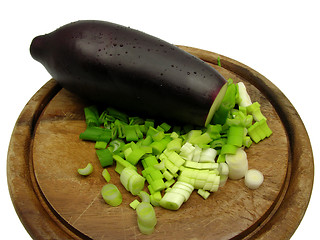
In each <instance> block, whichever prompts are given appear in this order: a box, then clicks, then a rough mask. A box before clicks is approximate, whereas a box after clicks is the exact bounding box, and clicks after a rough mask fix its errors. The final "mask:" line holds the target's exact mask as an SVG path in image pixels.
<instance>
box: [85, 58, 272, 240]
mask: <svg viewBox="0 0 320 240" xmlns="http://www.w3.org/2000/svg"><path fill="white" fill-rule="evenodd" d="M219 60H220V59H219ZM236 105H237V106H236ZM85 115H86V123H87V128H86V130H85V131H84V132H82V133H81V134H80V136H79V137H80V139H82V140H88V141H95V142H96V144H95V148H96V151H97V156H98V158H99V161H100V163H101V165H102V166H103V167H106V166H110V165H112V164H113V162H115V163H116V167H115V171H116V172H117V173H119V174H120V182H121V184H122V185H123V186H124V187H125V189H126V190H127V191H129V192H131V194H133V195H137V196H139V197H140V199H141V202H140V201H138V200H137V199H136V200H134V201H132V202H131V203H130V207H131V208H133V209H136V210H137V215H138V227H139V229H140V231H141V232H142V233H144V234H151V233H152V232H153V231H154V226H155V224H156V219H155V215H154V216H153V217H152V219H153V220H152V221H153V222H152V221H151V223H150V220H146V221H145V219H147V218H144V217H141V216H143V215H144V214H146V215H148V214H149V213H150V216H152V212H154V210H153V207H152V206H161V207H164V208H167V209H170V210H177V209H179V208H180V207H181V205H182V204H183V203H184V202H185V201H187V200H188V199H189V197H190V195H191V193H192V192H193V190H194V189H197V190H198V191H197V192H198V194H199V195H200V196H202V197H203V198H204V199H207V198H208V197H209V195H210V193H211V192H216V191H217V190H218V189H219V187H222V186H224V184H225V183H226V181H227V179H228V178H230V179H240V178H243V177H244V178H245V184H246V185H247V187H248V188H251V189H255V188H257V187H258V186H260V185H261V183H262V181H263V175H262V174H261V175H262V181H261V176H260V175H259V174H256V172H254V173H255V174H256V175H257V176H258V177H253V175H254V174H252V173H251V171H250V170H249V171H248V161H247V156H246V153H245V152H244V150H243V149H244V148H248V147H250V145H251V144H252V142H255V143H258V142H259V141H261V140H263V139H264V138H266V137H269V136H270V135H271V134H272V131H271V129H270V128H269V127H268V125H267V123H266V118H265V117H264V116H263V114H262V113H261V110H260V104H259V103H257V102H254V103H252V102H251V99H250V96H249V95H248V93H247V91H246V88H245V86H244V84H243V83H237V84H235V83H234V82H233V80H232V79H229V80H228V88H227V92H226V94H225V96H224V98H223V100H222V103H221V104H220V106H219V108H218V109H217V111H216V113H215V115H214V117H213V119H212V122H211V123H210V124H208V125H206V127H203V128H201V129H200V128H198V127H195V126H192V125H189V124H187V125H184V126H173V127H172V126H171V125H169V124H168V123H165V122H162V123H161V122H160V123H159V122H157V121H155V120H153V119H143V118H140V117H128V116H127V115H126V114H124V113H122V112H119V111H117V110H115V109H113V108H107V109H106V110H105V111H104V112H103V113H102V114H101V115H100V116H99V115H98V111H97V108H96V107H94V106H93V107H89V108H86V109H85ZM110 140H111V142H110ZM109 142H110V143H109ZM108 144H109V145H108ZM139 162H141V164H142V166H143V170H142V172H141V174H142V176H141V175H140V174H139V173H138V172H137V167H136V165H137V164H138V163H139ZM83 175H85V174H83ZM102 175H103V177H104V178H105V180H106V181H107V182H109V181H110V174H109V172H108V171H107V169H104V170H103V172H102ZM256 175H254V176H256ZM259 176H260V178H259ZM145 182H147V189H148V190H149V193H150V194H149V193H147V192H145V191H143V189H144V186H145ZM260 182H261V183H260ZM105 188H107V187H104V188H103V191H101V194H102V196H103V198H104V199H105V200H106V199H108V201H109V202H110V205H117V204H120V203H121V201H122V196H121V194H120V196H121V197H119V196H118V195H117V194H115V193H114V192H113V190H112V189H111V190H112V191H111V190H108V189H107V190H105ZM108 188H111V187H110V186H109V187H108ZM119 193H120V192H119ZM162 195H163V196H162ZM119 199H121V200H119ZM114 201H116V202H114ZM106 202H107V200H106ZM119 202H120V203H119ZM146 203H147V204H149V205H148V206H144V205H145V204H146ZM139 206H140V207H139ZM150 206H151V207H152V210H151V208H150ZM139 208H141V209H142V210H139ZM144 208H145V209H147V210H145V209H144ZM138 211H141V213H138ZM148 211H149V213H148ZM143 212H145V213H143Z"/></svg>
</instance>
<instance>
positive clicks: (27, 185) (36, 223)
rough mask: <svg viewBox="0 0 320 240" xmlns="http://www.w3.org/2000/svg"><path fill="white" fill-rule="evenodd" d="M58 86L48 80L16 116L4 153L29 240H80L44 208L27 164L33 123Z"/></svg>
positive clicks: (10, 185) (16, 206) (14, 199)
mask: <svg viewBox="0 0 320 240" xmlns="http://www.w3.org/2000/svg"><path fill="white" fill-rule="evenodd" d="M60 89H61V87H60V86H59V85H58V84H57V83H56V81H55V80H50V81H48V82H47V83H46V84H45V85H44V86H43V87H41V88H40V89H39V90H38V91H37V92H36V93H35V94H34V95H33V97H32V98H31V99H30V100H29V102H28V103H27V104H26V106H25V107H24V109H23V110H22V112H21V114H20V115H19V117H18V119H17V122H16V125H15V127H14V130H13V132H12V136H11V140H10V144H9V148H8V154H7V183H8V189H9V194H10V197H11V200H12V203H13V206H14V209H15V211H16V213H17V215H18V217H19V219H20V221H21V223H22V224H23V226H24V228H25V229H26V231H27V232H28V233H29V235H30V236H31V237H32V239H43V237H44V236H48V237H50V238H52V239H66V240H69V239H70V240H71V239H80V238H77V237H76V236H75V234H74V233H73V232H72V231H70V230H68V229H66V228H65V227H63V226H61V224H59V221H58V220H57V219H56V218H55V216H54V215H53V214H52V213H51V212H50V210H48V209H47V205H46V204H44V201H43V199H42V198H41V196H40V193H39V189H37V185H36V184H35V180H34V179H33V177H32V176H33V169H32V164H31V163H30V162H31V160H30V152H31V151H32V138H33V134H34V129H35V126H36V122H37V120H38V118H39V116H40V115H41V112H42V111H43V109H44V108H45V106H46V105H47V103H48V102H49V101H50V100H51V99H52V98H53V97H54V96H55V95H56V93H57V92H58V91H59V90H60Z"/></svg>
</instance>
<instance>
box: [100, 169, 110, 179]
mask: <svg viewBox="0 0 320 240" xmlns="http://www.w3.org/2000/svg"><path fill="white" fill-rule="evenodd" d="M102 176H103V178H104V179H105V180H106V181H107V182H110V180H111V176H110V173H109V172H108V170H107V169H106V168H105V169H103V171H102Z"/></svg>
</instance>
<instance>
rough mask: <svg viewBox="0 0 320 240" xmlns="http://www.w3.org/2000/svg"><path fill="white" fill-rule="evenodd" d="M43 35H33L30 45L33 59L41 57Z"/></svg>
mask: <svg viewBox="0 0 320 240" xmlns="http://www.w3.org/2000/svg"><path fill="white" fill-rule="evenodd" d="M43 42H44V37H43V35H41V36H37V37H35V38H34V39H33V40H32V42H31V45H30V54H31V56H32V57H33V59H35V60H39V59H40V58H41V53H42V52H43V45H44V43H43Z"/></svg>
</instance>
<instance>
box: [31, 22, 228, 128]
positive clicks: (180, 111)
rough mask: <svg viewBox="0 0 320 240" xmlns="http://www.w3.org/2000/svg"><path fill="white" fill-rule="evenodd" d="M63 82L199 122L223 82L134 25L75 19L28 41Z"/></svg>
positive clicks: (141, 109) (93, 95) (142, 109)
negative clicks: (134, 27) (131, 26)
mask: <svg viewBox="0 0 320 240" xmlns="http://www.w3.org/2000/svg"><path fill="white" fill-rule="evenodd" d="M30 53H31V56H32V57H33V58H34V59H35V60H37V61H39V62H40V63H41V64H42V65H43V66H44V67H45V68H46V69H47V71H48V72H49V73H50V74H51V76H52V77H53V79H55V80H56V81H57V82H58V83H59V84H60V85H61V86H62V87H64V88H65V89H67V90H69V91H71V92H73V93H75V94H77V95H79V96H81V97H84V98H86V99H89V100H92V101H94V102H99V103H103V104H105V105H108V106H113V107H116V108H118V109H121V110H125V111H130V112H135V113H137V114H143V115H146V116H150V117H154V118H161V119H169V120H174V121H178V122H183V123H189V124H195V125H199V126H203V125H204V124H205V121H206V118H207V115H208V112H209V109H210V107H211V105H212V103H213V102H214V100H215V98H216V96H217V94H218V93H219V92H220V90H221V88H222V86H224V85H225V84H226V83H227V81H226V80H225V79H224V78H223V76H222V75H221V74H220V73H219V72H218V71H216V70H215V69H214V68H213V67H211V66H210V65H208V64H207V63H205V62H204V61H202V60H200V59H199V58H197V57H195V56H193V55H191V54H189V53H187V52H185V51H183V50H181V49H180V48H178V47H176V46H175V45H173V44H170V43H168V42H165V41H163V40H161V39H159V38H156V37H153V36H151V35H148V34H146V33H143V32H141V31H138V30H134V29H131V28H129V27H124V26H121V25H118V24H114V23H110V22H105V21H96V20H79V21H76V22H72V23H69V24H67V25H64V26H62V27H60V28H58V29H56V30H55V31H53V32H51V33H48V34H45V35H41V36H37V37H35V38H34V39H33V40H32V43H31V46H30Z"/></svg>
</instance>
